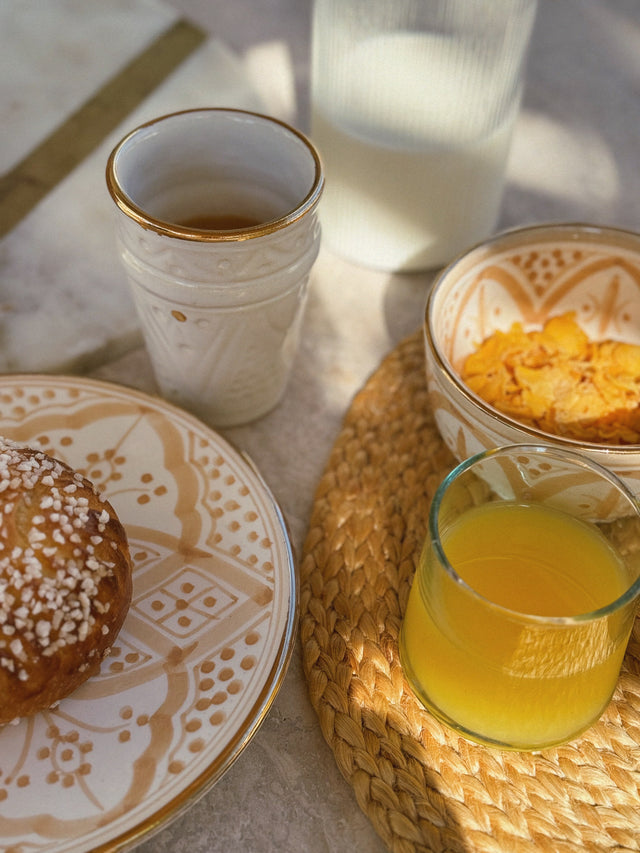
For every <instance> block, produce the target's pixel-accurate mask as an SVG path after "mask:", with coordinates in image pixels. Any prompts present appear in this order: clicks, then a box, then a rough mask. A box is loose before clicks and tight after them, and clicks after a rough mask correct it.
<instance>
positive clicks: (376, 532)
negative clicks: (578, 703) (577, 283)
mask: <svg viewBox="0 0 640 853" xmlns="http://www.w3.org/2000/svg"><path fill="white" fill-rule="evenodd" d="M453 464H454V463H453V459H452V457H451V456H450V455H449V452H448V450H447V449H446V448H445V446H444V444H443V442H442V441H441V440H440V437H439V435H438V432H437V430H436V427H435V424H434V422H433V419H432V416H431V413H430V410H429V403H428V398H427V389H426V381H425V377H424V353H423V344H422V336H421V334H420V333H416V334H415V335H413V336H412V337H410V338H408V339H407V340H406V341H404V342H403V343H401V344H400V345H399V346H398V347H397V348H396V349H395V350H394V351H393V352H391V353H390V355H388V356H387V358H385V360H384V361H383V362H382V364H381V365H380V367H379V368H378V370H377V371H376V372H375V373H374V374H373V375H372V377H371V378H370V379H369V381H368V382H367V383H366V385H365V386H364V388H363V389H362V390H361V391H360V392H359V393H358V394H357V396H356V397H355V398H354V400H353V403H352V406H351V408H350V410H349V412H348V413H347V416H346V418H345V420H344V423H343V426H342V429H341V432H340V434H339V435H338V438H337V440H336V442H335V445H334V447H333V450H332V452H331V455H330V458H329V460H328V464H327V467H326V471H325V473H324V475H323V477H322V479H321V481H320V483H319V485H318V489H317V492H316V495H315V501H314V508H313V513H312V517H311V522H310V527H309V532H308V535H307V538H306V542H305V546H304V553H303V560H302V568H301V572H302V586H301V639H302V655H303V665H304V670H305V674H306V678H307V681H308V687H309V693H310V697H311V701H312V704H313V707H314V708H315V710H316V712H317V715H318V718H319V722H320V726H321V729H322V732H323V734H324V737H325V739H326V741H327V742H328V744H329V746H330V747H331V749H332V750H333V753H334V756H335V760H336V762H337V765H338V767H339V769H340V771H341V772H342V774H343V776H344V777H345V779H346V780H347V781H348V782H349V783H350V785H351V786H352V788H353V791H354V793H355V797H356V800H357V802H358V804H359V806H360V808H361V809H362V810H363V811H364V812H365V814H366V815H367V816H368V817H369V819H370V821H371V823H372V824H373V826H374V828H375V830H376V832H377V833H378V835H379V836H380V837H381V838H382V839H383V841H384V842H385V844H386V845H387V847H388V848H389V850H391V851H394V853H414V851H433V853H443V851H447V853H453V851H464V853H475V851H482V853H484V851H491V853H511V851H514V853H525V851H526V853H530V851H541V850H544V851H550V853H576V851H580V850H586V851H611V850H616V851H622V850H634V851H638V850H640V628H639V622H638V621H637V622H636V628H635V630H634V633H633V636H632V639H631V643H630V645H629V649H628V652H627V656H626V659H625V665H624V668H623V672H622V675H621V678H620V682H619V686H618V688H617V691H616V694H615V696H614V699H613V701H612V702H611V704H610V706H609V708H608V709H607V711H606V712H605V714H604V715H603V717H602V718H601V720H600V721H599V722H598V723H597V724H595V725H594V726H593V727H592V728H591V729H590V730H589V731H588V732H587V733H586V734H584V735H583V736H582V737H581V738H579V739H578V740H576V741H573V742H572V743H570V744H568V745H566V746H562V747H558V748H554V749H550V750H546V751H544V752H541V753H537V754H530V753H518V752H508V751H499V750H493V749H487V748H484V747H481V746H478V745H476V744H473V743H471V742H469V741H467V740H465V739H463V738H461V737H458V736H457V735H456V734H455V733H453V732H451V731H450V730H449V729H447V728H446V727H444V726H443V725H441V724H440V723H439V722H438V721H437V720H435V719H434V718H433V717H432V716H431V715H430V714H429V713H427V712H426V711H425V710H424V709H423V708H422V706H421V705H420V704H419V703H418V701H417V700H416V699H415V698H414V696H413V694H412V693H411V691H410V690H409V688H408V686H407V685H406V684H405V681H404V679H403V674H402V668H401V666H400V661H399V656H398V630H399V627H400V621H401V616H402V614H403V612H404V607H405V603H406V600H407V595H408V592H409V587H410V583H411V579H412V577H413V573H414V569H415V564H416V559H417V556H418V554H419V551H420V547H421V544H422V539H423V535H424V533H425V530H426V518H427V512H428V508H429V504H430V500H431V497H432V495H433V493H434V490H435V488H436V486H437V484H438V483H439V482H440V480H441V479H442V477H443V476H444V474H445V473H446V472H447V471H449V470H450V468H451V467H452V465H453Z"/></svg>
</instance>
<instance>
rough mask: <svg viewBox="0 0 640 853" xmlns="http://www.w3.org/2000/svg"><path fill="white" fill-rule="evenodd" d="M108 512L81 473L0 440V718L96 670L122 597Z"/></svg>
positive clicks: (123, 573) (126, 570)
mask: <svg viewBox="0 0 640 853" xmlns="http://www.w3.org/2000/svg"><path fill="white" fill-rule="evenodd" d="M131 587H132V582H131V560H130V556H129V547H128V544H127V537H126V533H125V530H124V528H123V526H122V524H121V523H120V521H119V520H118V517H117V515H116V512H115V510H114V509H113V507H112V506H111V505H110V504H109V503H108V502H107V501H106V500H103V499H102V498H101V497H100V496H99V494H98V492H97V490H96V488H95V487H94V486H93V485H92V484H91V483H90V482H89V481H88V480H87V479H86V478H84V477H83V476H82V475H81V474H79V473H78V472H76V471H74V470H73V469H71V468H70V467H69V466H68V465H66V464H64V463H63V462H60V461H58V460H56V459H54V458H53V457H51V456H49V455H48V454H46V453H44V452H42V451H39V450H34V449H32V448H28V447H23V446H21V445H17V444H15V443H14V442H11V441H8V440H6V439H3V438H0V724H4V723H8V722H11V721H14V720H16V719H19V718H21V717H25V716H30V715H31V714H34V713H35V712H37V711H40V710H44V709H46V708H50V707H52V706H54V705H55V704H56V703H57V702H59V701H60V700H61V699H63V698H64V697H65V696H68V695H69V694H70V693H71V692H72V691H74V690H75V689H76V688H77V687H79V686H80V684H82V683H83V682H84V681H86V680H87V678H89V676H91V675H92V674H93V673H95V672H96V671H97V670H98V669H99V667H100V663H101V661H102V659H103V658H104V657H105V655H106V654H107V653H108V652H109V650H110V648H111V644H112V643H113V641H114V640H115V638H116V636H117V634H118V632H119V631H120V628H121V627H122V623H123V622H124V618H125V616H126V614H127V611H128V609H129V605H130V603H131Z"/></svg>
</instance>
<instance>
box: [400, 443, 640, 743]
mask: <svg viewBox="0 0 640 853" xmlns="http://www.w3.org/2000/svg"><path fill="white" fill-rule="evenodd" d="M638 544H640V507H639V505H638V502H637V500H636V499H635V497H634V496H633V494H632V493H631V492H630V491H629V490H628V489H627V487H626V486H625V485H624V483H622V481H620V480H619V479H618V478H617V477H615V476H614V475H613V474H611V473H609V472H608V471H606V470H605V469H603V468H602V467H600V466H598V465H597V464H595V463H592V462H590V461H588V460H587V459H585V458H583V457H581V456H580V455H578V454H575V453H571V452H568V451H563V450H556V449H554V448H551V447H541V446H534V445H517V446H511V447H505V448H498V449H496V450H491V451H486V452H484V453H480V454H478V455H477V456H475V457H473V458H471V459H469V460H467V461H466V462H463V463H462V464H461V465H459V466H458V467H457V468H456V469H455V470H454V471H453V472H452V473H451V474H450V475H449V476H448V477H447V478H446V480H445V481H444V482H443V483H442V485H441V486H440V488H439V489H438V491H437V493H436V495H435V497H434V500H433V503H432V507H431V512H430V517H429V532H428V536H427V540H426V542H425V545H424V548H423V551H422V554H421V557H420V562H419V565H418V568H417V571H416V575H415V578H414V581H413V585H412V588H411V593H410V595H409V600H408V603H407V609H406V613H405V615H404V620H403V625H402V630H401V635H400V654H401V658H402V663H403V668H404V671H405V675H406V677H407V679H408V681H409V683H410V684H411V687H412V689H413V690H414V692H415V693H416V695H417V696H418V698H419V699H420V700H421V701H422V703H423V704H424V705H425V706H426V707H427V708H428V709H429V710H430V711H432V713H433V714H434V715H435V716H437V717H438V718H439V719H441V720H442V721H443V722H445V723H446V724H448V725H449V726H451V727H452V728H454V729H456V730H457V731H458V732H460V733H461V734H463V735H464V736H466V737H468V738H470V739H472V740H477V741H480V742H482V743H485V744H488V745H492V746H496V747H500V748H507V749H522V750H525V749H542V748H544V747H548V746H552V745H554V744H559V743H563V742H565V741H568V740H570V739H572V738H574V737H576V736H577V735H578V734H580V733H581V732H582V731H584V730H585V729H586V728H588V727H589V726H590V725H591V724H592V723H593V722H595V720H597V719H598V717H599V716H600V715H601V713H602V712H603V710H604V709H605V708H606V706H607V704H608V703H609V701H610V699H611V696H612V694H613V691H614V689H615V686H616V682H617V679H618V675H619V672H620V667H621V664H622V659H623V657H624V653H625V650H626V646H627V642H628V640H629V635H630V632H631V628H632V625H633V620H634V616H635V609H636V601H637V597H638V593H639V592H640V560H639V557H638V556H637V552H638V551H639V549H638V547H637V545H638Z"/></svg>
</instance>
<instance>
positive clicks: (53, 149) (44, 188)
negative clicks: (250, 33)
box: [0, 20, 205, 237]
mask: <svg viewBox="0 0 640 853" xmlns="http://www.w3.org/2000/svg"><path fill="white" fill-rule="evenodd" d="M204 39H205V34H204V33H203V32H202V31H201V30H200V29H198V28H197V27H196V26H194V25H193V24H190V23H189V22H187V21H182V20H180V21H177V22H176V23H175V24H174V25H173V26H171V27H170V28H169V29H168V30H166V31H165V32H164V33H162V34H161V35H160V36H159V37H158V38H157V39H155V41H153V42H152V43H151V44H150V45H149V47H148V48H146V50H144V51H143V52H142V53H141V54H139V55H138V56H137V57H135V59H133V60H132V61H131V62H129V63H128V64H127V65H126V66H125V67H124V68H123V69H122V70H121V71H119V72H118V73H117V74H116V75H115V76H114V77H112V78H111V79H110V80H108V81H107V82H106V83H105V84H104V86H102V88H101V89H99V90H98V91H97V92H96V93H95V94H94V95H93V96H92V97H91V98H89V100H87V101H85V103H84V104H82V106H81V107H79V109H77V110H76V111H75V112H74V113H73V114H72V115H70V116H69V118H68V119H67V120H66V121H65V122H64V123H63V124H61V125H60V126H59V127H57V128H56V130H54V131H53V132H52V133H51V134H50V135H49V136H48V137H47V138H46V139H44V140H43V141H42V142H41V143H40V144H39V145H38V146H37V147H36V148H34V149H33V150H32V151H31V152H30V153H29V154H28V155H27V156H26V157H25V158H24V159H23V160H21V161H20V162H19V163H17V164H16V165H15V166H14V168H13V169H11V170H10V171H9V172H7V173H6V174H5V175H3V176H2V178H0V237H4V236H5V234H7V233H8V232H9V231H11V229H12V228H14V227H15V226H16V225H17V224H18V222H20V220H21V219H23V218H24V217H25V216H27V214H28V213H29V212H30V211H31V210H33V208H34V207H35V206H36V205H37V204H38V202H39V201H41V200H42V199H43V198H44V197H45V196H46V195H47V193H48V192H50V191H51V190H52V189H53V187H55V186H56V184H58V183H59V182H60V181H61V180H63V178H65V177H66V176H67V175H68V174H69V173H70V172H71V171H73V169H74V168H75V167H76V166H77V165H78V164H79V163H80V162H81V161H82V160H83V159H84V158H85V157H87V156H88V155H89V154H91V152H92V151H94V150H95V148H97V147H98V145H99V144H100V143H101V142H102V141H103V139H104V138H105V137H106V136H107V134H108V133H110V132H111V131H112V130H113V129H114V128H116V127H117V126H118V124H120V122H121V121H123V119H124V118H125V117H126V116H127V115H128V114H129V113H130V112H131V111H132V110H133V109H135V107H137V106H138V105H139V104H140V103H142V101H143V100H144V99H145V98H146V97H147V96H148V95H149V94H150V93H151V92H152V91H153V90H154V89H155V88H156V87H157V86H158V85H159V84H160V83H162V81H163V80H165V79H166V78H167V77H168V76H169V74H171V72H172V71H173V70H174V69H175V68H177V66H178V65H180V63H181V62H182V61H183V60H184V59H186V58H187V57H188V56H189V55H190V54H191V53H193V51H194V50H195V49H196V48H197V47H198V46H199V45H200V44H201V43H202V42H203V41H204Z"/></svg>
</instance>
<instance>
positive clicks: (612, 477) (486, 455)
mask: <svg viewBox="0 0 640 853" xmlns="http://www.w3.org/2000/svg"><path fill="white" fill-rule="evenodd" d="M505 451H513V452H520V453H523V454H524V453H529V454H532V453H533V454H536V455H539V456H549V457H555V458H556V459H563V460H569V461H570V462H572V463H574V464H576V465H577V466H578V467H582V468H584V469H589V470H591V471H592V472H593V473H595V474H598V475H599V476H601V477H602V478H603V479H606V480H608V481H609V483H610V484H611V485H612V486H614V487H615V488H616V489H617V490H618V491H619V492H620V493H621V494H622V495H623V496H624V497H625V498H626V499H627V500H628V502H629V504H630V505H631V507H632V508H633V511H634V513H635V515H636V517H638V518H640V501H638V499H637V498H636V497H635V495H634V494H633V492H631V490H630V489H629V488H628V487H627V485H626V484H625V483H624V482H623V481H622V480H621V479H620V477H618V476H617V475H616V474H615V473H613V472H612V471H609V470H608V469H607V468H605V467H604V466H603V465H600V464H599V463H598V462H595V461H594V460H592V459H589V458H587V457H586V456H584V455H582V454H580V453H578V452H576V451H574V450H567V449H565V448H556V447H553V446H551V445H541V444H506V445H501V446H499V447H493V448H490V449H488V450H482V451H480V452H479V453H476V454H474V455H472V456H470V457H468V458H467V459H465V460H463V461H462V462H459V463H458V464H457V465H456V466H455V467H454V468H453V469H452V470H451V471H450V472H449V473H448V474H447V476H446V477H445V478H444V480H442V482H441V483H440V485H439V486H438V488H437V489H436V492H435V494H434V496H433V500H432V502H431V507H430V509H429V519H428V528H429V531H428V537H429V539H428V542H427V544H428V545H431V546H432V547H433V549H434V551H435V553H436V555H437V558H438V562H439V563H440V565H441V567H442V568H443V569H444V570H445V572H446V573H447V574H448V575H449V577H450V578H451V579H452V580H453V581H454V582H455V583H456V584H457V585H458V586H459V587H460V588H462V589H464V590H465V591H466V592H467V593H468V594H470V595H471V596H472V597H473V598H474V599H476V600H477V601H479V602H482V604H483V605H486V606H487V607H489V608H491V609H492V610H494V611H495V612H497V613H500V614H502V616H503V617H508V618H511V619H514V620H518V621H520V622H528V623H531V624H536V625H549V626H557V627H570V626H574V625H582V624H585V623H589V622H595V621H597V620H599V619H602V618H604V617H606V616H609V615H610V614H611V613H615V612H616V611H618V610H620V609H621V608H623V607H625V606H626V605H627V604H630V603H631V602H632V601H633V600H634V599H635V598H637V597H638V595H639V594H640V572H638V577H637V578H636V579H635V581H633V583H631V584H630V585H629V586H628V587H627V588H626V590H625V591H624V592H623V593H622V594H621V595H619V596H618V597H617V598H615V599H614V600H613V601H611V602H609V603H608V604H605V605H603V606H602V607H599V608H596V609H595V610H589V611H586V612H585V613H578V614H576V615H574V616H540V615H538V614H535V613H525V612H523V611H520V610H513V609H512V608H509V607H505V606H503V605H501V604H497V603H496V602H495V601H492V600H491V599H490V598H487V597H486V596H483V595H481V594H480V593H479V592H477V591H476V590H475V589H474V588H473V587H472V586H471V585H470V584H468V583H467V582H466V581H465V580H464V579H463V578H461V577H460V575H459V574H458V573H457V572H456V570H455V569H454V567H453V566H452V565H451V563H450V562H449V560H448V558H447V556H446V554H445V552H444V548H443V546H442V542H441V539H440V533H439V530H438V518H439V514H440V506H441V504H442V500H443V498H444V495H445V493H446V492H447V490H448V488H449V487H450V486H451V484H452V483H453V482H454V480H456V479H457V478H458V477H459V476H460V475H461V474H463V473H464V472H465V471H468V470H469V469H470V468H472V467H474V466H475V465H477V464H478V463H479V462H481V461H483V460H484V459H491V458H492V457H494V456H498V455H500V454H504V453H505ZM418 571H420V569H419V568H418Z"/></svg>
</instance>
